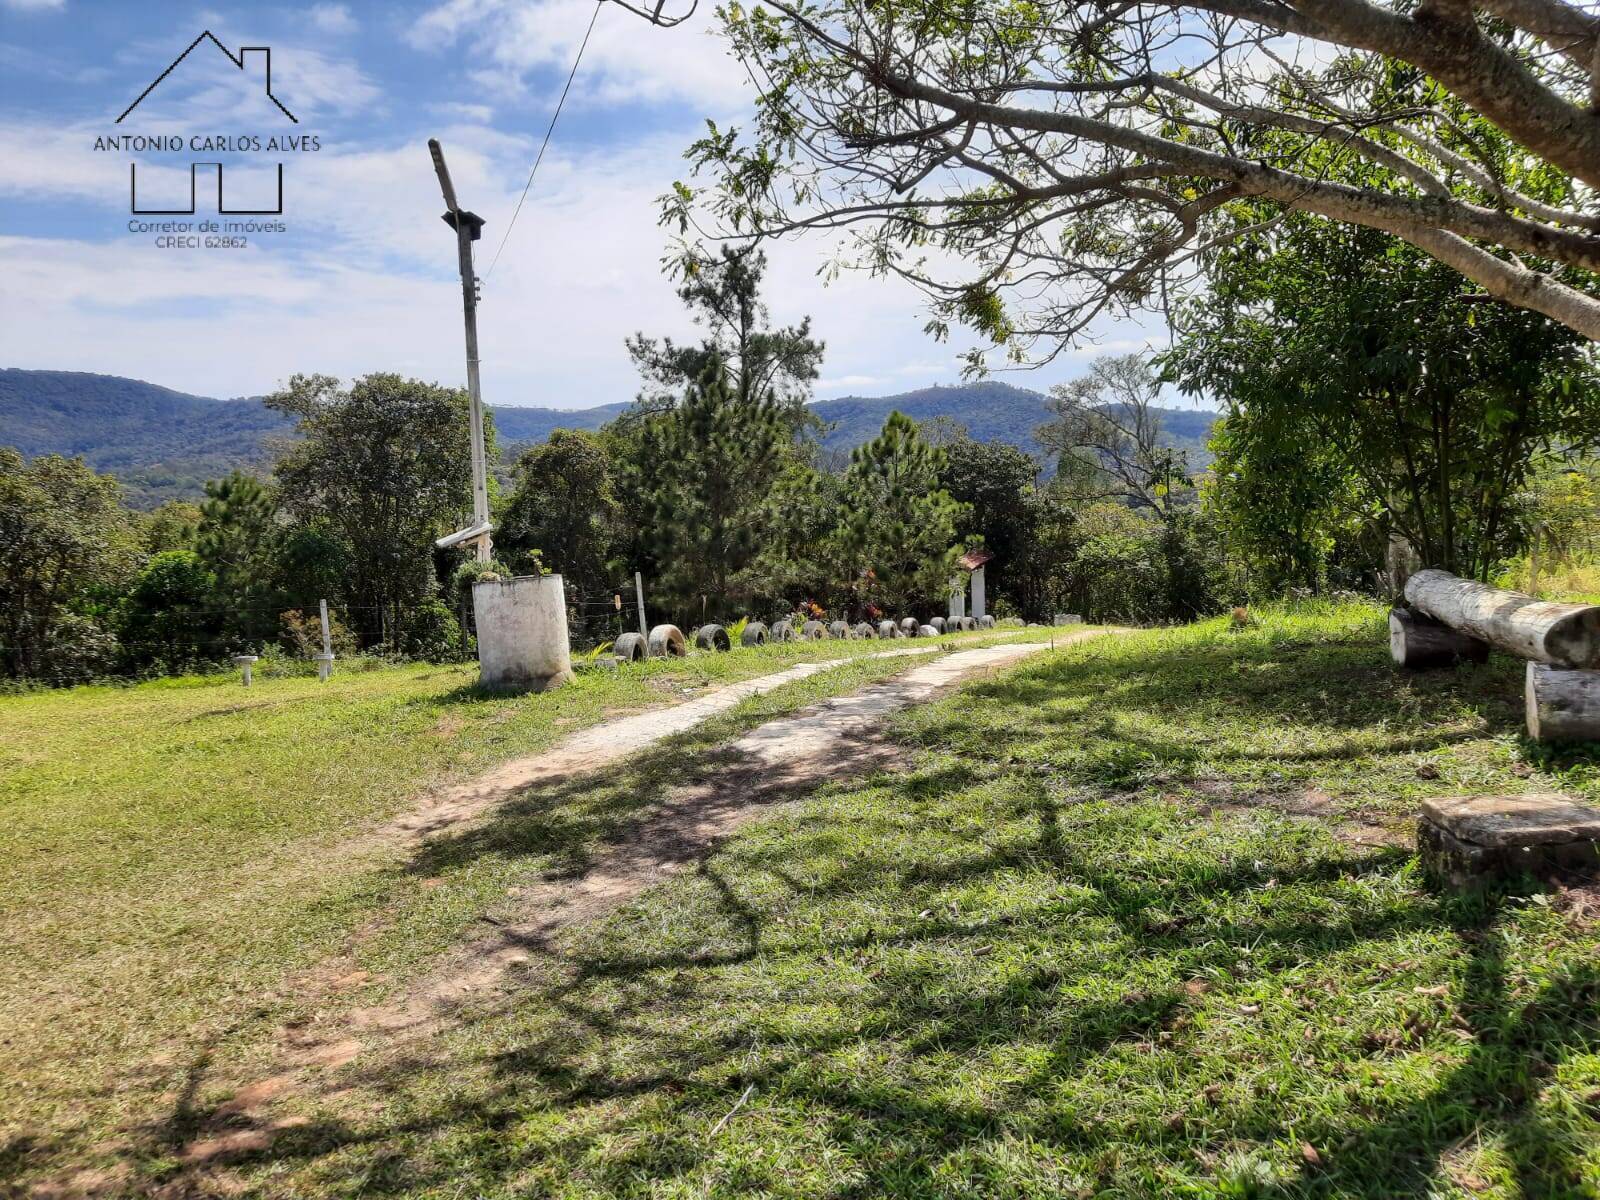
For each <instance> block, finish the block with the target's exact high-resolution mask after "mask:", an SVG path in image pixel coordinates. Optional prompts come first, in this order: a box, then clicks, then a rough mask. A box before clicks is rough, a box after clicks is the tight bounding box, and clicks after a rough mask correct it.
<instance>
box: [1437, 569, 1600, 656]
mask: <svg viewBox="0 0 1600 1200" xmlns="http://www.w3.org/2000/svg"><path fill="white" fill-rule="evenodd" d="M1406 600H1407V601H1409V602H1410V606H1411V607H1412V608H1414V609H1416V610H1418V611H1420V612H1422V613H1425V614H1426V615H1428V616H1430V617H1433V618H1434V619H1436V620H1439V621H1443V622H1444V623H1445V624H1446V625H1448V626H1450V627H1451V628H1452V629H1456V630H1459V631H1460V632H1462V633H1466V634H1470V635H1472V636H1473V637H1475V638H1479V639H1481V640H1483V641H1485V642H1488V643H1489V645H1491V646H1493V647H1494V648H1495V649H1497V650H1504V651H1505V652H1506V653H1507V654H1515V655H1516V656H1517V657H1519V658H1527V659H1532V660H1533V661H1534V662H1542V663H1550V664H1551V665H1553V666H1557V667H1592V666H1600V605H1594V604H1557V603H1555V602H1554V601H1550V600H1535V599H1534V598H1533V597H1532V596H1525V595H1523V594H1522V593H1521V592H1508V591H1504V590H1502V589H1500V588H1494V587H1490V586H1489V585H1488V584H1486V583H1477V582H1475V581H1473V580H1471V579H1460V578H1458V577H1456V576H1454V575H1452V574H1450V573H1449V572H1448V571H1434V570H1428V571H1418V572H1417V573H1416V574H1415V575H1413V576H1412V577H1411V578H1410V579H1409V580H1407V581H1406Z"/></svg>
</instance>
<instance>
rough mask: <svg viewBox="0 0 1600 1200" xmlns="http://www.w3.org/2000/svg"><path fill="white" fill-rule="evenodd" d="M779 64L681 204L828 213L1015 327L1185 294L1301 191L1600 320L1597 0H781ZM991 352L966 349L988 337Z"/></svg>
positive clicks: (854, 243)
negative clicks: (1591, 0) (1599, 276)
mask: <svg viewBox="0 0 1600 1200" xmlns="http://www.w3.org/2000/svg"><path fill="white" fill-rule="evenodd" d="M719 11H720V13H721V16H722V22H723V28H724V30H725V32H726V35H727V37H728V39H729V41H730V43H731V45H732V47H733V50H734V52H735V54H736V55H737V56H738V57H739V58H740V60H741V61H742V63H743V64H744V66H745V67H746V69H748V70H749V71H750V73H751V76H752V78H753V79H754V80H755V81H756V83H757V85H758V87H759V88H760V99H759V102H758V112H757V118H756V121H755V123H754V127H753V129H751V130H748V131H743V132H741V131H737V130H732V129H719V128H717V127H716V126H712V128H711V130H710V132H709V133H708V135H707V136H706V137H704V138H703V139H701V140H700V141H699V142H698V143H696V145H695V146H694V147H693V148H692V150H691V158H692V160H693V162H694V164H695V167H696V170H697V172H698V173H699V175H700V177H701V178H702V179H709V181H710V183H711V187H710V188H709V190H708V191H706V192H700V191H697V190H696V188H695V187H692V186H690V185H688V184H682V183H680V184H679V185H677V187H676V188H675V189H674V191H673V192H672V193H671V195H669V196H668V197H667V198H666V200H665V214H664V215H665V217H666V218H667V219H668V220H672V221H677V222H679V223H680V224H681V225H682V226H683V227H685V228H687V227H688V225H689V223H690V222H691V220H699V219H700V217H699V214H700V213H701V212H704V211H709V212H710V213H711V214H713V216H714V217H715V218H719V219H720V222H721V225H722V229H723V231H724V232H728V233H732V234H738V235H750V234H755V235H768V234H778V233H783V232H788V231H794V230H802V229H826V230H832V231H838V232H840V233H843V234H847V235H849V237H848V239H847V242H846V245H845V247H844V251H843V255H844V257H845V258H846V259H847V260H849V261H851V262H853V263H855V264H858V265H862V266H865V267H867V268H870V269H871V270H874V271H877V272H884V273H887V272H895V273H898V274H900V275H902V276H904V277H905V278H907V279H910V280H911V281H913V282H914V283H915V284H917V285H918V286H919V287H921V288H922V289H923V290H924V291H925V292H926V293H927V294H928V295H929V296H930V298H931V300H932V302H933V320H932V322H931V327H932V328H933V329H934V331H935V332H940V333H942V332H944V331H946V330H948V328H949V327H950V325H951V324H953V323H955V322H958V321H959V322H964V323H966V324H968V325H970V326H972V327H973V328H974V329H976V330H978V331H980V332H981V333H982V334H984V335H987V337H989V338H990V339H992V340H993V341H994V342H996V343H1000V344H1003V345H1005V346H1006V348H1007V349H1008V351H1009V352H1011V353H1013V354H1017V355H1022V354H1027V353H1032V354H1034V355H1035V356H1039V357H1049V356H1051V355H1053V354H1055V353H1058V352H1059V350H1060V348H1061V346H1062V345H1063V344H1064V343H1065V342H1066V341H1067V340H1068V339H1069V338H1070V335H1072V334H1074V333H1076V332H1078V331H1080V330H1082V329H1084V328H1085V327H1086V326H1088V325H1089V324H1090V323H1091V322H1093V321H1095V320H1096V319H1098V318H1101V317H1103V316H1117V315H1120V314H1125V313H1127V312H1129V311H1132V310H1134V309H1138V308H1141V307H1148V306H1152V305H1164V304H1166V303H1167V302H1168V301H1169V300H1170V299H1171V298H1172V297H1173V296H1174V295H1176V294H1180V293H1181V291H1182V289H1183V287H1184V285H1185V284H1186V283H1187V282H1189V281H1190V280H1192V279H1193V278H1194V277H1195V275H1196V274H1197V273H1198V272H1200V271H1201V270H1202V269H1203V268H1204V266H1205V265H1206V261H1207V258H1208V256H1209V255H1210V254H1211V252H1212V251H1213V250H1214V249H1215V248H1216V247H1217V246H1218V245H1220V244H1225V243H1226V242H1227V241H1228V240H1229V239H1231V238H1234V237H1237V236H1239V235H1240V233H1241V231H1242V230H1244V229H1246V228H1249V227H1253V226H1256V225H1259V224H1270V223H1272V222H1274V221H1276V220H1278V219H1281V217H1282V216H1283V215H1284V214H1286V213H1290V212H1299V213H1305V214H1313V215H1315V216H1317V217H1321V218H1326V219H1329V220H1332V221H1337V222H1342V223H1347V224H1355V225H1360V226H1364V227H1366V228H1369V229H1374V230H1380V231H1383V232H1385V233H1387V234H1390V235H1393V236H1395V237H1397V238H1401V239H1404V240H1405V241H1407V242H1409V243H1410V244H1411V245H1413V246H1415V247H1416V248H1418V249H1419V250H1421V251H1423V252H1424V253H1426V254H1428V255H1431V256H1432V257H1433V258H1435V259H1437V260H1438V261H1439V262H1441V263H1445V264H1448V266H1449V267H1450V268H1451V269H1453V270H1454V271H1456V272H1459V273H1460V274H1461V275H1463V276H1465V277H1466V278H1468V279H1470V280H1472V281H1473V282H1474V283H1475V284H1476V285H1477V286H1478V287H1479V288H1481V289H1482V291H1483V292H1485V293H1487V294H1489V295H1493V296H1496V297H1499V298H1500V299H1502V300H1505V301H1507V302H1509V303H1511V304H1514V305H1518V306H1520V307H1524V308H1528V309H1532V310H1534V311H1537V312H1540V313H1544V314H1546V315H1548V316H1550V317H1552V318H1554V319H1555V320H1557V321H1559V322H1561V323H1562V324H1564V325H1567V326H1568V327H1570V328H1572V329H1574V330H1576V331H1579V332H1581V333H1582V334H1584V335H1585V336H1587V337H1590V338H1595V337H1600V290H1597V288H1596V283H1595V279H1594V276H1593V272H1594V271H1595V270H1596V268H1597V267H1600V236H1597V234H1600V214H1597V213H1596V211H1595V210H1594V207H1593V204H1592V200H1591V191H1590V189H1591V188H1592V187H1594V186H1595V185H1596V184H1597V183H1600V112H1597V111H1596V100H1597V98H1600V65H1597V64H1600V57H1597V56H1596V54H1595V53H1594V49H1593V48H1594V46H1595V45H1596V42H1597V40H1600V16H1597V15H1595V14H1593V13H1592V12H1590V11H1588V10H1587V9H1585V8H1580V7H1579V6H1577V5H1575V4H1569V3H1565V2H1564V0H1421V2H1420V3H1411V2H1410V0H1393V2H1392V3H1381V2H1377V0H1211V2H1202V3H1191V4H1160V3H1156V4H1128V3H1121V2H1118V0H1096V2H1094V3H1065V2H1063V0H1052V2H1047V3H1040V4H1027V5H1016V4H1012V3H1009V2H1008V0H891V2H888V3H883V2H881V0H871V2H870V3H869V2H868V0H820V2H818V3H814V4H806V5H801V4H798V3H795V2H794V0H764V2H763V3H761V4H759V5H756V6H753V7H746V6H744V5H742V4H728V5H726V6H724V7H723V8H722V9H721V10H719ZM980 354H981V350H980V351H974V355H975V356H978V355H980Z"/></svg>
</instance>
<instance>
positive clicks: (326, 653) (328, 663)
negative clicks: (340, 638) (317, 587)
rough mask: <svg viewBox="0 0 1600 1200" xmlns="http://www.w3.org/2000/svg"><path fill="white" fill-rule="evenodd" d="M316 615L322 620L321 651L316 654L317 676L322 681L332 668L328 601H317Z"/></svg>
mask: <svg viewBox="0 0 1600 1200" xmlns="http://www.w3.org/2000/svg"><path fill="white" fill-rule="evenodd" d="M317 615H318V617H319V618H320V619H321V621H322V653H321V654H319V655H317V678H318V679H320V680H322V682H323V683H327V682H328V674H329V672H330V671H332V670H333V638H332V637H331V636H329V633H328V602H327V601H326V600H319V601H317Z"/></svg>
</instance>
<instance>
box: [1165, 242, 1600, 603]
mask: <svg viewBox="0 0 1600 1200" xmlns="http://www.w3.org/2000/svg"><path fill="white" fill-rule="evenodd" d="M1480 299H1481V297H1479V298H1475V297H1474V296H1472V295H1470V294H1464V293H1463V288H1462V285H1461V280H1460V278H1459V277H1458V276H1457V275H1456V274H1455V273H1454V272H1453V271H1451V270H1449V269H1448V268H1446V267H1444V266H1442V265H1441V264H1439V263H1437V262H1434V261H1432V260H1430V259H1428V258H1427V257H1426V256H1424V255H1423V254H1421V253H1420V252H1419V251H1417V250H1415V249H1413V248H1412V247H1409V246H1406V245H1404V244H1403V243H1396V242H1394V241H1392V240H1391V239H1389V238H1387V237H1384V236H1383V235H1381V234H1378V233H1375V232H1373V231H1371V230H1365V229H1357V228H1350V227H1340V226H1333V225H1327V224H1324V223H1320V222H1313V221H1305V220H1302V221H1300V222H1297V225H1296V228H1295V231H1294V236H1293V238H1292V239H1289V240H1288V241H1278V240H1273V239H1264V238H1263V239H1255V238H1251V239H1245V240H1243V241H1241V242H1239V243H1237V244H1236V245H1235V246H1233V247H1232V248H1230V249H1229V250H1228V251H1227V252H1226V253H1225V261H1224V263H1223V264H1222V269H1220V270H1219V271H1218V272H1217V277H1216V280H1215V282H1214V283H1213V285H1212V289H1211V291H1210V293H1209V294H1208V296H1207V297H1206V298H1205V299H1204V300H1202V301H1199V302H1197V303H1196V304H1195V305H1194V306H1193V308H1192V309H1191V310H1190V311H1189V312H1188V314H1187V316H1186V326H1185V328H1186V330H1187V332H1186V334H1185V337H1184V339H1183V340H1182V341H1181V342H1180V344H1179V346H1178V348H1177V350H1176V351H1175V352H1174V353H1173V354H1172V356H1171V358H1170V367H1171V369H1172V371H1173V372H1174V373H1175V374H1176V376H1177V377H1178V378H1179V379H1180V380H1181V382H1182V383H1183V386H1184V387H1185V388H1186V389H1188V390H1190V391H1193V392H1206V393H1208V394H1211V395H1214V396H1217V397H1219V398H1222V399H1225V400H1226V401H1228V402H1229V403H1230V404H1231V405H1232V406H1233V409H1234V413H1235V415H1234V416H1233V417H1230V418H1229V426H1230V428H1229V433H1228V436H1227V439H1226V443H1225V444H1226V446H1227V447H1228V449H1229V461H1228V464H1227V467H1228V470H1229V471H1230V472H1231V473H1232V474H1233V475H1235V476H1240V477H1243V476H1248V475H1249V474H1252V473H1254V474H1257V475H1258V476H1260V480H1259V483H1257V484H1255V485H1249V486H1253V487H1254V489H1255V494H1256V495H1258V496H1259V497H1260V500H1261V501H1262V502H1263V503H1265V504H1267V505H1269V506H1277V505H1281V504H1282V503H1283V502H1284V500H1285V498H1287V497H1291V496H1293V495H1295V494H1296V493H1297V491H1303V490H1304V489H1298V488H1297V487H1296V485H1295V484H1294V483H1291V482H1289V481H1290V479H1292V478H1293V477H1295V476H1298V475H1302V474H1304V475H1307V476H1310V477H1311V478H1313V479H1316V480H1318V481H1319V485H1321V486H1327V485H1328V484H1329V483H1330V482H1331V480H1330V479H1329V478H1328V471H1329V469H1330V467H1331V468H1332V469H1333V470H1334V471H1335V472H1338V471H1341V470H1342V471H1347V472H1349V473H1350V474H1351V475H1352V476H1353V478H1354V482H1355V483H1356V484H1357V485H1358V486H1359V494H1360V497H1361V501H1360V502H1361V503H1362V504H1364V505H1366V506H1369V507H1372V508H1378V509H1382V510H1383V511H1385V512H1386V513H1387V514H1388V518H1389V520H1390V522H1391V524H1392V527H1393V528H1394V529H1395V530H1397V531H1398V532H1399V533H1401V534H1402V535H1404V537H1405V538H1406V539H1407V540H1408V541H1409V542H1410V543H1411V545H1412V546H1414V547H1415V548H1416V550H1417V551H1418V553H1419V554H1420V555H1421V556H1422V559H1423V562H1424V563H1425V564H1426V565H1428V566H1436V567H1443V568H1445V569H1447V570H1452V571H1457V572H1459V573H1462V574H1466V575H1475V576H1478V577H1480V578H1481V577H1484V576H1486V575H1487V573H1488V572H1489V571H1491V570H1492V569H1493V568H1494V567H1495V566H1496V564H1498V563H1499V562H1500V561H1501V560H1502V559H1503V558H1505V557H1506V556H1507V555H1508V554H1510V553H1513V552H1515V550H1516V549H1517V548H1518V546H1519V545H1520V542H1521V539H1522V532H1521V530H1520V529H1519V528H1518V526H1517V524H1516V523H1515V512H1514V506H1515V501H1516V497H1517V493H1518V492H1519V491H1520V489H1521V488H1522V486H1523V483H1524V481H1525V480H1526V478H1527V475H1528V472H1529V470H1530V468H1531V466H1532V463H1533V461H1534V457H1535V455H1536V453H1538V452H1540V451H1542V450H1560V451H1563V452H1570V453H1577V452H1580V451H1582V450H1585V449H1588V448H1592V447H1593V445H1594V444H1595V440H1596V434H1597V430H1600V376H1597V374H1596V371H1595V364H1594V361H1593V359H1594V355H1593V347H1592V345H1591V344H1590V343H1588V342H1586V341H1585V340H1584V339H1582V338H1581V337H1579V336H1578V335H1577V334H1575V333H1573V332H1572V331H1571V330H1569V329H1566V328H1565V327H1563V326H1561V325H1558V324H1556V323H1555V322H1553V321H1549V320H1546V319H1544V318H1543V317H1540V316H1538V315H1537V314H1535V313H1530V312H1527V311H1524V310H1519V309H1515V308H1511V307H1509V306H1507V305H1502V304H1496V303H1494V302H1492V301H1489V302H1479V300H1480ZM1330 452H1331V453H1332V454H1333V455H1334V456H1335V458H1334V461H1333V462H1332V463H1330V462H1329V461H1328V460H1327V455H1328V454H1329V453H1330ZM1273 480H1277V483H1276V484H1274V482H1273ZM1245 482H1246V481H1245V480H1244V479H1243V478H1239V479H1236V481H1235V486H1240V485H1244V484H1245Z"/></svg>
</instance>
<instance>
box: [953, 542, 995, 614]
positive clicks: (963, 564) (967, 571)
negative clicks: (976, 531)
mask: <svg viewBox="0 0 1600 1200" xmlns="http://www.w3.org/2000/svg"><path fill="white" fill-rule="evenodd" d="M993 557H994V555H993V554H990V553H989V551H987V550H984V549H982V548H979V549H977V550H968V551H967V552H966V553H965V554H963V555H962V556H961V557H960V558H958V559H956V566H958V567H960V568H961V572H960V573H959V574H956V575H954V576H952V577H951V579H950V616H952V617H955V618H960V617H965V616H967V615H968V613H967V612H966V605H967V587H968V584H967V580H968V579H969V578H970V579H971V581H972V583H971V587H972V613H971V616H972V617H973V618H974V619H976V618H978V617H983V616H986V615H988V614H987V610H986V608H985V606H984V577H983V576H984V565H985V564H986V563H988V561H989V560H990V559H992V558H993Z"/></svg>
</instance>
